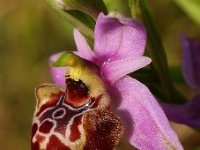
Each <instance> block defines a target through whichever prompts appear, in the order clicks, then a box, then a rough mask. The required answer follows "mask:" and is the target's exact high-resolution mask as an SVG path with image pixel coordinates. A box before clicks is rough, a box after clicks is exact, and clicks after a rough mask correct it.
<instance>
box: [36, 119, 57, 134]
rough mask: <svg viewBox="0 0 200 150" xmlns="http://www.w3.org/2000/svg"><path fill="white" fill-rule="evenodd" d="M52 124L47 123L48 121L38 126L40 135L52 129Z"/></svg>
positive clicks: (50, 122)
mask: <svg viewBox="0 0 200 150" xmlns="http://www.w3.org/2000/svg"><path fill="white" fill-rule="evenodd" d="M53 125H54V124H53V122H52V121H49V120H46V121H44V122H43V123H42V124H41V125H40V128H39V131H40V132H41V133H46V134H47V133H49V132H50V130H51V128H52V127H53Z"/></svg>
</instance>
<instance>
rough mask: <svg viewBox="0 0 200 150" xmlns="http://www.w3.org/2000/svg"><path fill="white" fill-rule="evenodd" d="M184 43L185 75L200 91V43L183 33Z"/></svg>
mask: <svg viewBox="0 0 200 150" xmlns="http://www.w3.org/2000/svg"><path fill="white" fill-rule="evenodd" d="M181 40H182V43H183V66H182V67H183V75H184V77H185V80H186V82H187V83H188V85H190V86H191V87H192V88H193V89H196V90H198V91H199V92H200V43H198V42H197V41H196V40H193V39H190V38H188V37H186V36H185V35H184V34H182V35H181Z"/></svg>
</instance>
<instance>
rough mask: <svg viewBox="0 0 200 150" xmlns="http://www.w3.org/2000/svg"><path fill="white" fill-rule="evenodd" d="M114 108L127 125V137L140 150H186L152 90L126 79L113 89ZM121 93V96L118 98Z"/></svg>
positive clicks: (133, 80) (118, 82)
mask: <svg viewBox="0 0 200 150" xmlns="http://www.w3.org/2000/svg"><path fill="white" fill-rule="evenodd" d="M112 92H113V93H115V96H116V97H115V99H113V105H115V106H114V109H115V111H116V112H117V113H118V115H119V116H120V117H121V119H122V121H123V122H124V124H125V135H126V137H128V138H129V141H130V143H131V144H132V145H134V146H135V147H136V148H138V149H142V150H149V149H151V150H167V149H177V150H182V149H183V148H182V146H181V144H180V142H179V140H178V138H177V136H176V134H175V132H174V131H173V130H172V129H171V127H170V125H169V122H168V120H167V118H166V116H165V114H164V112H163V110H162V109H161V107H160V106H159V104H158V102H157V101H156V99H155V98H154V96H153V95H152V94H151V92H150V91H149V89H148V88H147V87H146V86H145V85H143V84H142V83H140V82H139V81H137V80H135V79H133V78H131V77H129V76H125V77H124V78H122V79H120V80H119V81H117V82H116V83H115V84H114V85H113V90H112ZM117 93H118V94H117Z"/></svg>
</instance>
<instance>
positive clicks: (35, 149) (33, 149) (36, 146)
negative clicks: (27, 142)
mask: <svg viewBox="0 0 200 150" xmlns="http://www.w3.org/2000/svg"><path fill="white" fill-rule="evenodd" d="M31 150H40V146H39V143H38V142H35V143H32V144H31Z"/></svg>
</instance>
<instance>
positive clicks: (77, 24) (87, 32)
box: [47, 0, 94, 39]
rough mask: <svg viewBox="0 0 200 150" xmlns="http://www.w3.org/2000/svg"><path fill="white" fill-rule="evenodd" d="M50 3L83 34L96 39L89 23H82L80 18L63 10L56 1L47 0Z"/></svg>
mask: <svg viewBox="0 0 200 150" xmlns="http://www.w3.org/2000/svg"><path fill="white" fill-rule="evenodd" d="M47 1H48V3H49V4H50V6H51V7H52V8H53V9H54V10H56V12H57V13H58V14H59V15H60V16H61V17H62V18H63V19H65V20H66V21H67V22H69V23H71V24H72V25H73V26H74V27H76V28H77V29H78V30H79V31H81V32H82V33H83V34H85V35H86V36H87V37H89V38H90V39H94V32H93V30H92V29H90V28H89V27H88V26H87V25H85V24H84V23H82V22H81V21H80V20H78V19H76V18H75V17H73V16H72V15H70V14H69V13H67V12H65V11H63V10H61V9H60V8H59V7H58V6H57V4H56V2H55V1H54V0H47Z"/></svg>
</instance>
